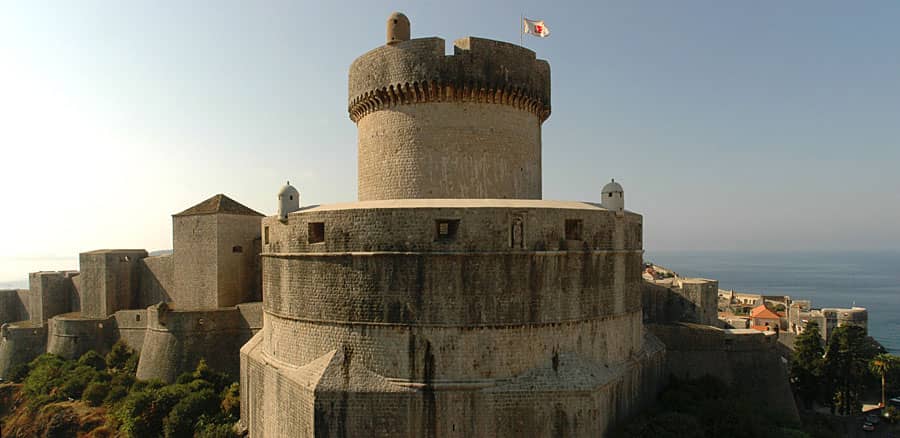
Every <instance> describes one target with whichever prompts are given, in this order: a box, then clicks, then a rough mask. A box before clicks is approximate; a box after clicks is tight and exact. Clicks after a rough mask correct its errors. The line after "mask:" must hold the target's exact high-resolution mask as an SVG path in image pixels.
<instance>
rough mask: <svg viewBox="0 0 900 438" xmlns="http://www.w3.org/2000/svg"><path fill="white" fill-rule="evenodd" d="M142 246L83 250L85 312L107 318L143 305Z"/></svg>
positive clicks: (82, 305)
mask: <svg viewBox="0 0 900 438" xmlns="http://www.w3.org/2000/svg"><path fill="white" fill-rule="evenodd" d="M145 257H147V251H145V250H142V249H122V250H97V251H90V252H85V253H81V254H79V266H80V269H81V277H82V278H81V291H82V293H81V313H82V315H83V316H84V317H87V318H107V317H109V316H111V315H113V314H114V313H116V312H117V311H119V310H123V309H132V308H135V307H137V306H138V305H139V300H138V296H139V291H140V266H141V259H143V258H145Z"/></svg>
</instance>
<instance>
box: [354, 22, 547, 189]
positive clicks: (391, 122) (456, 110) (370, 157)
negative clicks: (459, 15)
mask: <svg viewBox="0 0 900 438" xmlns="http://www.w3.org/2000/svg"><path fill="white" fill-rule="evenodd" d="M392 17H394V15H392ZM403 18H404V19H405V17H403ZM402 23H403V19H400V18H398V23H397V25H396V26H395V25H394V23H393V18H391V19H389V21H388V42H389V44H387V45H384V46H381V47H378V48H376V49H374V50H371V51H369V52H368V53H366V54H364V55H362V56H360V57H359V58H357V59H356V60H355V61H354V62H353V64H352V65H351V66H350V79H349V107H348V112H349V115H350V119H351V120H353V121H354V122H356V125H357V129H358V135H359V178H358V180H359V200H361V201H369V200H380V199H407V198H457V199H458V198H511V199H540V198H541V124H542V123H543V122H544V120H546V119H547V118H548V117H549V116H550V65H549V64H548V63H547V61H544V60H541V59H537V58H536V56H535V53H534V52H532V51H531V50H528V49H526V48H524V47H521V46H518V45H515V44H510V43H505V42H500V41H492V40H487V39H482V38H474V37H467V38H462V39H460V40H457V41H455V42H454V51H453V54H452V55H446V54H445V43H444V40H443V39H440V38H417V39H410V40H405V41H404V40H402V38H403V36H404V35H403V34H402V33H401V30H402V28H403V27H402V26H400V24H402ZM392 33H393V35H394V37H393V38H397V41H396V42H391V38H392V36H391V35H392ZM407 35H408V34H407Z"/></svg>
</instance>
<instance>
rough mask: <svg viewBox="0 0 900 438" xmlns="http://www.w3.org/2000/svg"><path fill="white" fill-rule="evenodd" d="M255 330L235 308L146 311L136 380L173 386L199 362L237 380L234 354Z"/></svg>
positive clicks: (155, 309)
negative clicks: (145, 327)
mask: <svg viewBox="0 0 900 438" xmlns="http://www.w3.org/2000/svg"><path fill="white" fill-rule="evenodd" d="M258 330H259V327H251V326H250V325H249V324H248V321H246V320H245V319H244V318H243V316H242V313H241V311H240V310H239V309H237V308H234V307H232V308H224V309H216V310H183V311H182V310H169V309H167V307H166V306H165V305H161V306H153V307H150V308H149V309H148V314H147V332H146V335H145V338H144V342H143V346H142V349H141V359H140V361H139V362H138V370H137V377H138V378H140V379H160V380H162V381H164V382H173V381H174V380H175V379H176V378H177V377H178V376H179V375H180V374H182V373H184V372H188V371H193V370H194V369H195V368H196V366H197V363H199V361H200V359H206V360H207V363H208V364H209V366H210V368H212V369H215V370H218V371H222V372H226V373H228V374H230V375H232V376H235V377H236V376H238V375H239V371H240V362H239V355H238V352H239V350H240V348H241V346H242V345H243V344H244V343H246V342H247V341H248V340H249V339H250V338H251V337H252V336H253V333H255V332H256V331H258Z"/></svg>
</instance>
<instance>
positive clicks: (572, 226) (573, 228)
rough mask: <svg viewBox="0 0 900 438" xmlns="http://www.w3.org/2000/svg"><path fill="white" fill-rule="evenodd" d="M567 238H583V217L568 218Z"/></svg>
mask: <svg viewBox="0 0 900 438" xmlns="http://www.w3.org/2000/svg"><path fill="white" fill-rule="evenodd" d="M566 240H581V219H566Z"/></svg>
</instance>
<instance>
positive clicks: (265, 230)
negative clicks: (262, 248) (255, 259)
mask: <svg viewBox="0 0 900 438" xmlns="http://www.w3.org/2000/svg"><path fill="white" fill-rule="evenodd" d="M263 240H265V242H264V243H265V244H266V245H268V244H269V227H265V228H263Z"/></svg>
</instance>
